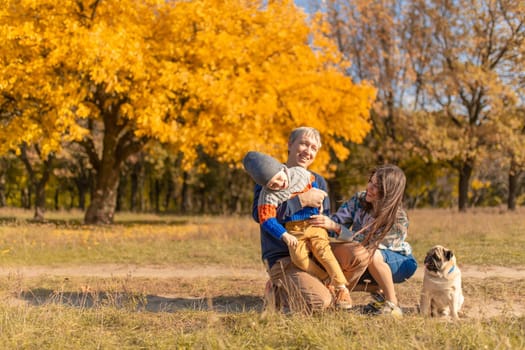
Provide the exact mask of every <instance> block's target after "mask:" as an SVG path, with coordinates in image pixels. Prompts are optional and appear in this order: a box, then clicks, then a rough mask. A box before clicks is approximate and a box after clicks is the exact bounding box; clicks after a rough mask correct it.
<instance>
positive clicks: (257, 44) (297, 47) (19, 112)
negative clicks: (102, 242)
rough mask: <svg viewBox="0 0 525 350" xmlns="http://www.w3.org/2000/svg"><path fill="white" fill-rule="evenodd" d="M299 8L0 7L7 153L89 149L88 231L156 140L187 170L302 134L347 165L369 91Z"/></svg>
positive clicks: (232, 1) (254, 4)
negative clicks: (314, 137) (203, 159)
mask: <svg viewBox="0 0 525 350" xmlns="http://www.w3.org/2000/svg"><path fill="white" fill-rule="evenodd" d="M324 31H325V30H324V28H323V27H322V25H318V24H316V22H312V23H311V24H308V23H307V21H306V16H305V14H304V13H303V12H302V11H300V10H299V9H298V8H297V7H296V6H295V5H294V4H293V2H291V1H272V2H269V3H266V2H262V1H249V0H248V1H243V0H229V1H228V0H227V1H219V0H205V1H191V2H187V1H168V2H166V1H154V0H144V1H134V0H122V1H118V2H117V1H104V0H86V1H82V0H76V1H71V0H65V1H64V0H62V1H58V0H38V1H37V0H33V1H29V0H26V1H11V0H1V1H0V39H1V40H2V43H3V49H2V53H1V54H0V108H1V114H0V115H1V117H2V119H1V125H2V128H1V131H0V141H1V142H0V152H5V151H7V150H8V149H17V148H18V147H19V145H20V144H21V143H23V142H25V143H27V144H31V143H33V144H34V143H38V144H39V145H40V148H41V149H42V150H43V152H44V154H45V153H46V152H47V153H50V152H55V151H57V150H59V149H60V147H61V144H62V143H63V142H64V141H67V142H77V143H79V144H80V145H82V146H83V147H84V148H85V150H86V152H87V154H88V155H89V157H90V162H91V165H92V166H93V169H94V170H95V171H96V183H95V191H94V193H93V197H92V198H91V203H90V206H89V207H88V209H87V211H86V216H85V221H86V222H87V223H111V222H112V221H113V214H114V210H115V203H116V192H117V186H118V181H119V171H120V167H121V166H122V164H123V162H124V161H125V160H126V159H127V158H128V157H130V156H131V155H133V154H135V153H137V152H138V151H140V150H143V149H144V147H145V146H146V145H147V143H148V142H152V141H154V142H161V143H163V144H165V145H167V146H169V147H170V148H171V149H173V150H175V151H177V152H181V153H182V154H183V155H184V159H185V163H184V166H187V167H189V166H191V165H192V162H193V160H194V159H195V156H196V150H197V148H200V149H202V150H204V151H205V152H207V153H209V154H210V155H213V156H216V157H218V159H219V160H221V161H225V162H238V161H239V160H240V159H241V157H242V156H243V154H244V153H245V152H246V151H247V150H250V149H258V150H262V151H266V152H270V153H272V154H273V155H275V156H277V157H282V156H284V154H285V152H286V137H287V135H288V133H289V132H290V130H291V129H293V128H295V127H297V126H300V125H306V124H307V125H311V126H314V127H316V128H318V129H319V130H320V132H321V134H322V136H323V137H324V138H323V140H324V147H323V148H322V153H321V154H320V155H319V166H320V169H321V170H322V169H323V167H324V166H326V165H327V164H328V161H329V152H328V151H329V150H332V151H334V153H335V154H336V155H337V156H338V157H339V158H341V159H344V158H346V157H347V156H348V150H347V149H346V148H344V147H343V144H342V141H353V142H360V141H361V140H362V139H363V137H364V136H365V135H366V133H367V132H368V130H369V128H370V125H369V122H368V118H369V114H368V111H369V109H370V105H371V103H372V101H373V99H374V97H375V96H374V94H375V90H374V89H373V88H372V87H371V86H369V85H367V84H365V83H361V84H354V83H353V82H352V81H351V79H349V78H348V77H347V76H346V75H345V69H347V68H348V65H349V62H347V61H345V60H344V59H343V58H342V57H341V56H340V55H339V54H338V51H337V49H336V48H335V47H334V46H333V45H332V44H331V43H330V42H329V41H328V40H326V39H325V36H324Z"/></svg>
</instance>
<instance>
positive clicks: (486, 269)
mask: <svg viewBox="0 0 525 350" xmlns="http://www.w3.org/2000/svg"><path fill="white" fill-rule="evenodd" d="M460 268H461V272H462V276H463V277H464V278H488V277H502V278H509V279H522V278H525V266H522V267H516V268H512V267H502V266H473V265H471V266H460ZM9 274H17V275H22V276H24V277H39V276H45V275H50V276H87V277H125V276H133V277H149V278H177V277H179V278H198V277H252V278H253V277H260V278H265V277H266V272H265V271H264V269H263V268H262V267H261V269H239V268H233V267H226V266H207V267H202V266H137V265H126V264H122V265H120V264H100V265H99V264H97V265H78V266H54V267H53V266H52V267H50V266H22V267H0V276H7V275H9ZM414 277H416V278H423V269H422V268H418V270H417V271H416V274H415V275H414Z"/></svg>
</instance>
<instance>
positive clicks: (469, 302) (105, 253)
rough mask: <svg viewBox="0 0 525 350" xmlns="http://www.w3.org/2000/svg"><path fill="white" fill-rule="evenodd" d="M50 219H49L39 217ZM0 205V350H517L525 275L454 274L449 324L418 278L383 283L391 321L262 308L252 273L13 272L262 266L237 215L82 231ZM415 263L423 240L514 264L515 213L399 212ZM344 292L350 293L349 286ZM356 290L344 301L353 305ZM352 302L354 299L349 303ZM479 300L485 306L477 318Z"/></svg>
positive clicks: (483, 260) (472, 258) (518, 226)
mask: <svg viewBox="0 0 525 350" xmlns="http://www.w3.org/2000/svg"><path fill="white" fill-rule="evenodd" d="M51 214H53V215H51ZM30 217H31V215H30V214H29V213H27V212H21V211H15V210H5V209H2V210H0V223H1V224H0V264H1V266H3V267H4V268H8V269H9V268H11V269H12V270H13V272H12V273H9V274H5V275H3V276H0V349H282V348H285V349H524V348H525V318H524V317H523V316H515V312H513V310H521V311H522V313H521V315H523V310H524V302H523V301H522V298H523V295H525V278H516V279H508V278H503V277H491V278H485V279H481V278H469V277H464V279H463V286H464V294H465V298H466V302H465V306H466V308H467V309H468V310H470V312H469V314H470V315H472V314H476V312H477V308H478V307H479V309H480V311H479V312H477V314H476V315H475V316H468V317H462V319H461V320H460V321H459V322H444V321H441V320H436V319H423V318H421V317H420V316H419V315H418V314H417V313H416V312H415V306H416V305H417V303H418V298H419V291H420V289H421V285H422V281H421V279H417V278H412V279H410V280H409V281H407V282H405V283H402V284H400V285H397V286H396V290H397V292H398V297H399V299H400V302H401V304H402V305H403V306H406V307H407V313H406V315H405V316H404V317H403V318H402V319H401V320H396V319H391V318H385V317H368V316H364V315H360V314H358V313H353V312H351V313H347V312H346V313H345V312H335V311H328V312H324V313H320V314H316V315H313V316H304V315H298V314H296V315H284V314H279V313H268V312H265V311H263V299H262V293H263V288H264V282H265V279H264V277H260V276H252V277H250V276H242V277H238V276H230V277H214V276H209V277H202V276H201V277H199V278H192V277H180V278H175V277H166V278H153V277H151V278H148V277H145V276H133V275H132V274H130V275H129V276H126V277H97V276H81V275H74V276H56V275H45V274H44V275H39V276H36V277H27V276H24V275H23V274H19V273H17V272H16V271H17V267H21V266H24V267H25V268H28V267H31V266H37V265H38V266H54V265H61V266H67V267H70V268H73V269H74V268H75V266H79V265H89V264H136V265H138V266H141V265H144V266H150V265H162V266H163V267H164V268H170V267H173V268H177V267H181V266H184V267H185V268H187V269H191V267H192V266H198V267H201V268H202V267H206V266H210V265H213V266H222V267H224V268H230V267H231V268H252V269H262V268H263V267H262V263H261V262H260V248H259V232H258V227H257V225H255V224H254V223H253V222H252V221H251V220H250V218H249V216H248V215H247V216H245V217H170V216H155V215H135V214H121V215H117V217H116V219H117V223H116V224H115V225H113V226H100V227H89V226H83V225H81V224H80V222H81V213H50V214H49V215H48V219H49V221H48V222H47V223H46V224H36V223H31V222H30ZM409 217H410V220H411V225H410V229H409V241H410V242H411V243H412V245H413V248H414V254H415V256H416V258H417V259H418V261H419V262H420V263H421V262H422V260H423V257H424V254H425V253H426V251H427V250H428V249H429V248H430V247H431V246H432V245H434V244H443V245H446V246H448V247H450V248H452V249H453V250H454V251H455V253H456V255H457V257H458V261H459V263H460V266H461V265H478V264H481V265H487V266H488V265H490V266H512V267H515V268H518V269H523V268H524V267H525V255H524V253H523V252H522V248H523V247H524V246H525V235H523V232H525V220H523V217H524V211H523V210H522V209H521V211H518V212H516V213H507V212H499V211H498V210H492V209H486V210H476V211H473V212H470V213H466V214H460V213H457V212H455V211H453V210H416V211H411V212H409ZM353 297H354V295H353ZM366 297H367V296H366V293H359V294H358V295H356V296H355V300H356V302H359V303H361V302H366ZM360 298H362V299H360ZM487 305H497V306H498V307H499V309H498V310H497V312H491V313H486V314H485V313H484V312H485V311H484V310H486V309H484V307H486V306H487Z"/></svg>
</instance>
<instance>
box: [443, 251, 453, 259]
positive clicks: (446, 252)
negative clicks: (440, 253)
mask: <svg viewBox="0 0 525 350" xmlns="http://www.w3.org/2000/svg"><path fill="white" fill-rule="evenodd" d="M453 257H454V253H453V252H452V250H448V249H447V250H445V258H446V259H447V261H450V260H451V259H452V258H453Z"/></svg>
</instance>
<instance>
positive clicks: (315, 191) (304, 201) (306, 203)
mask: <svg viewBox="0 0 525 350" xmlns="http://www.w3.org/2000/svg"><path fill="white" fill-rule="evenodd" d="M326 196H328V194H327V193H326V192H325V191H323V190H321V189H319V188H311V189H310V190H308V191H307V192H304V193H301V194H300V195H298V197H299V201H300V202H301V206H302V207H312V208H321V207H322V206H323V201H324V197H326Z"/></svg>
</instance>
